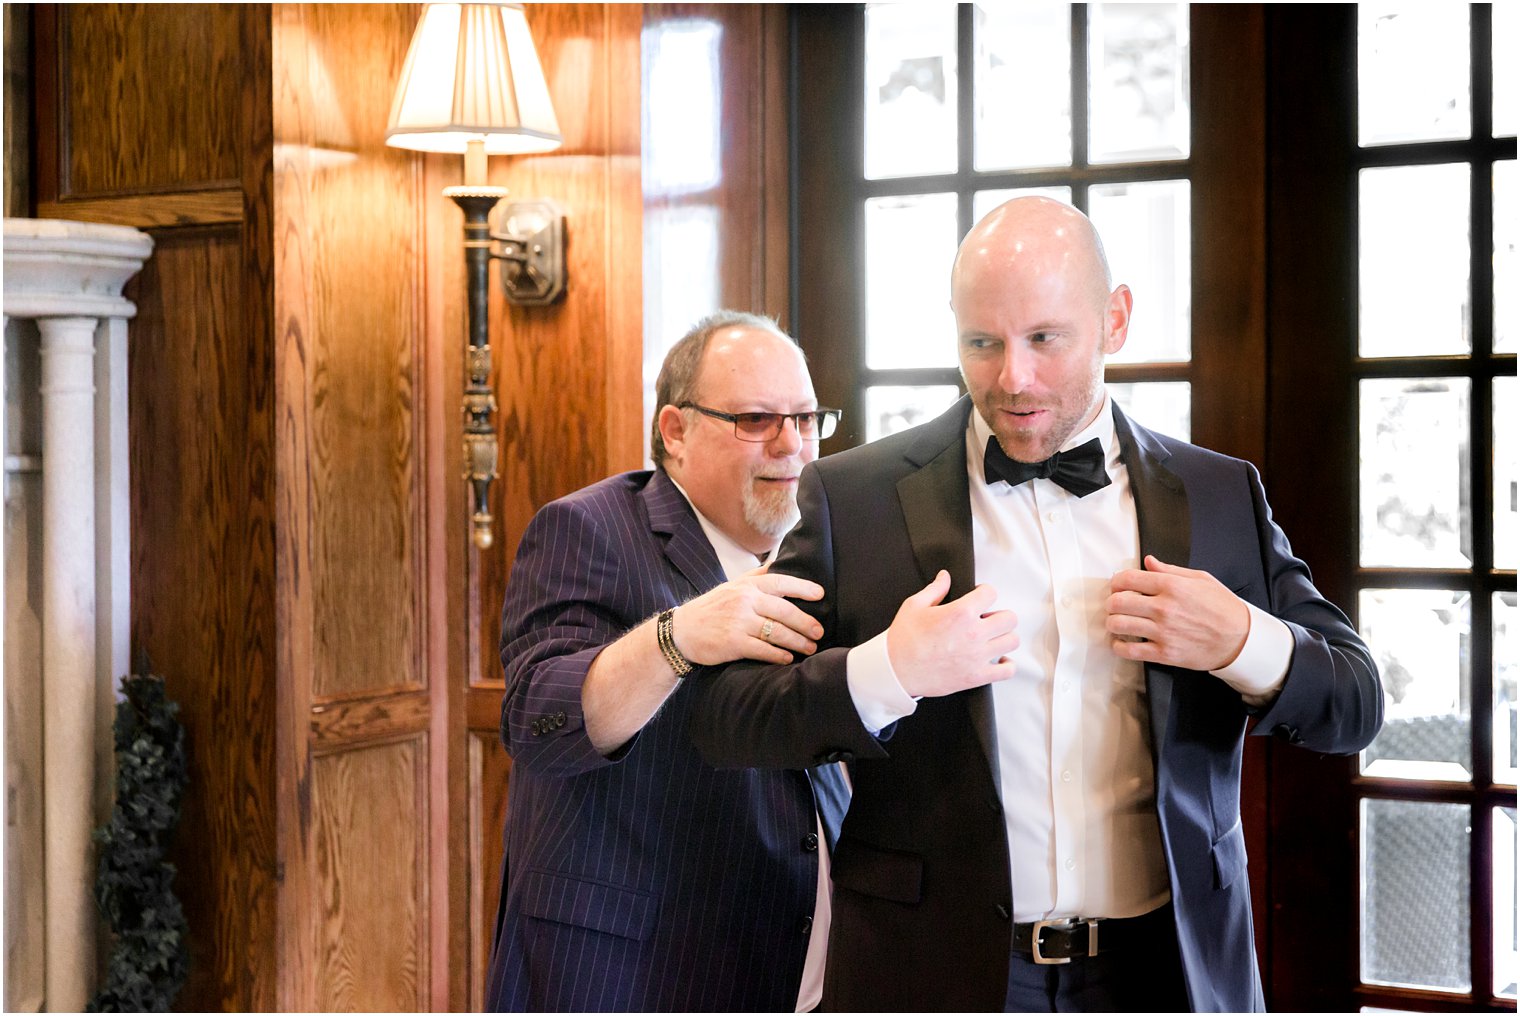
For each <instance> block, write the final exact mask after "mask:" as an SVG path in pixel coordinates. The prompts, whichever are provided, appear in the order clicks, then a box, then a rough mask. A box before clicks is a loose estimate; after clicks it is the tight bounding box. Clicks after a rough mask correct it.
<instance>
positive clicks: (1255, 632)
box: [1209, 603, 1293, 708]
mask: <svg viewBox="0 0 1520 1016" xmlns="http://www.w3.org/2000/svg"><path fill="white" fill-rule="evenodd" d="M1246 610H1248V611H1249V612H1250V614H1251V630H1250V631H1249V632H1247V633H1246V644H1245V645H1244V646H1242V647H1241V649H1240V655H1239V656H1237V657H1235V659H1233V660H1231V661H1230V662H1229V663H1228V664H1226V665H1225V666H1223V667H1220V668H1219V669H1218V670H1211V671H1209V673H1211V674H1213V675H1214V676H1215V677H1217V678H1219V679H1220V680H1221V681H1223V682H1224V683H1225V684H1227V685H1229V686H1230V687H1231V688H1234V689H1235V690H1236V691H1238V692H1239V693H1240V697H1241V698H1242V699H1244V700H1245V703H1246V705H1248V706H1251V707H1252V708H1259V707H1261V706H1264V705H1266V704H1267V703H1268V702H1271V701H1272V699H1273V698H1275V697H1276V695H1277V693H1278V692H1279V691H1280V690H1282V686H1283V682H1284V681H1285V680H1287V677H1288V665H1289V664H1290V663H1292V662H1293V633H1292V632H1291V631H1289V630H1288V626H1287V625H1285V624H1283V623H1282V622H1281V621H1279V620H1278V619H1277V618H1275V617H1273V616H1272V615H1271V614H1268V613H1267V612H1266V611H1265V610H1262V609H1261V608H1259V607H1256V606H1254V605H1252V604H1249V603H1247V604H1246Z"/></svg>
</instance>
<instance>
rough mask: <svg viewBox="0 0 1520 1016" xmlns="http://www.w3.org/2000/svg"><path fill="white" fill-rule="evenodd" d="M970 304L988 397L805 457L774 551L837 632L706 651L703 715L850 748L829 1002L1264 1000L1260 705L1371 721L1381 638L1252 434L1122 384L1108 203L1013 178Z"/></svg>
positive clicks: (963, 352) (717, 731)
mask: <svg viewBox="0 0 1520 1016" xmlns="http://www.w3.org/2000/svg"><path fill="white" fill-rule="evenodd" d="M951 306H952V309H953V311H954V313H955V320H956V326H957V330H958V333H959V356H960V365H961V371H962V375H963V377H964V379H965V382H966V388H967V390H968V396H967V398H965V399H962V400H961V401H960V402H959V403H958V404H957V405H956V406H954V407H953V408H952V409H950V410H949V411H948V412H946V413H945V414H944V415H942V416H941V417H939V418H938V419H936V420H933V421H931V422H929V423H926V424H924V425H922V426H920V427H917V428H915V429H913V430H909V431H907V432H905V433H902V434H898V435H896V436H894V437H891V438H887V439H885V440H882V441H878V442H875V443H874V444H871V445H867V446H865V447H862V448H858V449H854V450H852V451H848V452H844V453H841V454H839V455H834V456H831V457H829V458H827V459H823V460H820V461H818V462H817V463H814V464H813V465H812V466H809V467H808V468H807V469H805V470H804V471H803V474H802V483H801V488H800V491H799V495H798V504H799V508H800V510H801V513H802V520H801V522H800V523H799V524H798V526H797V528H796V529H794V530H793V531H792V532H791V534H790V535H789V536H788V537H787V539H786V541H785V542H784V543H783V545H782V548H781V551H780V553H779V555H778V558H777V560H776V562H775V564H774V565H773V566H772V569H771V572H772V574H778V575H779V574H786V575H791V576H794V577H797V578H802V579H806V580H808V581H811V582H814V583H817V584H818V585H819V586H821V587H822V589H823V596H822V597H821V598H820V599H818V600H816V601H810V602H806V603H802V604H801V606H802V607H803V609H804V610H806V611H807V612H808V613H809V614H811V615H812V616H813V617H815V618H816V619H817V620H818V621H819V622H820V624H821V626H822V628H823V630H824V635H823V636H822V638H821V639H820V640H819V641H818V650H817V652H815V653H813V654H812V655H810V656H808V657H807V658H805V659H799V660H798V661H796V662H794V663H792V664H788V665H781V666H768V665H760V664H738V665H732V666H730V667H728V668H727V669H725V670H724V671H723V672H722V673H721V674H720V675H718V676H716V677H715V678H713V679H711V680H709V681H707V682H705V683H704V684H703V685H702V686H701V688H700V689H699V695H698V698H697V700H696V702H695V704H694V708H693V713H692V721H691V724H692V725H691V730H692V736H693V740H694V741H695V742H696V744H697V746H698V748H699V749H700V750H701V751H702V752H703V754H704V756H705V757H706V758H707V759H708V760H709V761H710V762H712V763H714V764H715V765H727V766H750V765H764V766H778V767H800V766H806V765H811V764H814V763H816V762H819V761H823V760H832V759H841V760H846V761H848V763H849V771H850V776H851V780H852V784H853V789H854V796H853V799H852V803H851V806H850V810H849V813H848V815H847V816H846V819H845V823H844V827H843V831H842V833H841V837H840V840H839V843H838V847H837V849H836V851H835V853H834V855H833V878H834V906H833V930H832V934H831V938H830V942H829V958H828V969H827V979H826V983H825V987H824V996H823V1006H824V1008H826V1009H833V1010H857V1011H862V1010H882V1009H885V1010H904V1009H906V1010H912V1009H950V1010H979V1011H986V1010H998V1009H1008V1010H1014V1011H1112V1010H1130V1011H1140V1010H1189V1009H1191V1010H1195V1011H1207V1010H1223V1011H1249V1010H1258V1009H1261V1008H1262V1003H1263V1000H1262V993H1261V984H1260V978H1259V975H1258V972H1257V965H1256V958H1255V954H1254V950H1253V936H1252V928H1251V901H1250V895H1249V888H1248V880H1247V878H1246V855H1245V841H1244V838H1243V835H1242V831H1241V824H1240V810H1239V792H1240V763H1241V748H1242V744H1243V740H1244V736H1245V733H1246V727H1247V725H1248V722H1249V721H1250V719H1251V717H1252V716H1253V715H1254V716H1256V717H1258V723H1257V725H1256V726H1255V727H1254V731H1255V732H1257V733H1262V734H1268V733H1270V734H1275V735H1277V736H1279V737H1282V738H1283V739H1285V740H1287V741H1289V742H1291V743H1294V744H1300V745H1303V746H1305V747H1307V748H1309V749H1311V750H1314V751H1317V752H1336V753H1343V752H1353V751H1356V750H1358V749H1360V748H1362V747H1364V746H1365V745H1366V744H1367V743H1368V742H1370V741H1371V740H1372V738H1373V737H1374V736H1375V734H1376V733H1377V731H1378V729H1379V727H1380V726H1381V723H1382V714H1381V704H1382V700H1383V699H1382V692H1381V688H1380V686H1379V682H1378V676H1377V672H1376V669H1375V667H1374V665H1373V662H1372V659H1371V656H1370V655H1369V653H1368V652H1367V648H1366V646H1365V645H1363V643H1362V642H1361V640H1360V639H1359V638H1358V637H1357V635H1356V633H1355V632H1354V631H1353V630H1352V628H1351V626H1350V624H1349V623H1348V622H1347V619H1346V617H1345V615H1344V614H1342V613H1341V612H1340V611H1339V610H1337V609H1336V608H1335V607H1334V606H1333V605H1332V604H1330V603H1329V602H1327V601H1326V600H1325V599H1324V598H1323V597H1322V596H1320V594H1319V593H1318V592H1317V591H1316V590H1315V588H1314V586H1313V584H1312V583H1311V581H1310V578H1309V572H1308V569H1307V568H1306V567H1305V566H1304V564H1303V562H1301V561H1299V560H1298V559H1297V558H1295V557H1294V556H1293V554H1292V551H1291V549H1290V548H1289V545H1288V541H1287V538H1286V537H1285V536H1284V535H1283V533H1282V531H1281V530H1280V529H1279V528H1278V527H1277V526H1276V525H1275V524H1274V523H1273V522H1272V517H1271V511H1270V510H1269V508H1268V507H1267V503H1266V499H1265V495H1264V493H1263V491H1262V485H1261V481H1260V478H1259V477H1258V475H1257V473H1256V470H1255V469H1254V468H1253V467H1252V466H1251V465H1250V464H1249V463H1246V462H1242V461H1239V460H1236V459H1231V458H1227V457H1225V456H1223V455H1219V454H1216V453H1213V452H1209V451H1205V450H1203V449H1201V448H1197V447H1195V446H1193V445H1190V444H1187V443H1184V442H1181V441H1177V440H1174V439H1172V438H1168V437H1165V436H1163V435H1160V434H1157V433H1154V432H1152V431H1150V430H1147V429H1146V428H1144V427H1142V426H1141V425H1139V424H1138V423H1135V422H1133V421H1131V420H1129V419H1128V418H1127V417H1126V416H1125V415H1124V414H1123V413H1122V412H1121V411H1120V410H1119V408H1118V407H1117V406H1116V405H1114V403H1113V402H1112V400H1111V399H1110V398H1109V396H1108V395H1107V393H1106V391H1105V389H1104V386H1103V364H1104V359H1105V357H1107V356H1109V355H1112V354H1113V353H1115V352H1117V351H1118V350H1119V349H1120V348H1121V347H1122V346H1123V345H1124V341H1125V337H1126V335H1127V333H1128V329H1129V322H1130V312H1131V309H1132V306H1133V297H1132V295H1131V293H1130V291H1129V288H1128V287H1127V286H1124V285H1119V286H1114V285H1113V284H1112V282H1111V280H1110V278H1109V273H1108V267H1107V264H1106V262H1105V260H1104V256H1103V251H1102V245H1101V242H1100V240H1099V238H1098V235H1097V233H1096V231H1095V230H1094V229H1093V227H1092V224H1091V223H1090V222H1089V221H1088V220H1087V219H1086V217H1085V216H1083V215H1082V214H1081V213H1080V212H1078V211H1076V210H1075V209H1073V208H1071V207H1070V206H1068V205H1063V204H1060V203H1058V202H1054V201H1049V200H1046V199H1041V198H1025V199H1019V200H1015V201H1012V202H1009V203H1008V204H1005V205H1003V206H1001V207H1000V208H998V209H996V210H995V211H994V212H992V213H991V214H990V215H988V216H987V217H986V218H985V219H983V220H982V221H981V222H980V223H979V224H978V225H977V226H976V228H975V229H973V230H972V231H971V233H970V234H969V235H968V236H967V237H966V239H965V241H964V242H963V244H962V245H961V249H960V251H959V252H958V254H957V257H956V261H955V265H954V268H953V272H952V280H951Z"/></svg>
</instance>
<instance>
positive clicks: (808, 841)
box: [802, 833, 818, 850]
mask: <svg viewBox="0 0 1520 1016" xmlns="http://www.w3.org/2000/svg"><path fill="white" fill-rule="evenodd" d="M802 849H803V850H817V849H818V834H817V833H808V834H807V835H806V836H804V837H803V838H802Z"/></svg>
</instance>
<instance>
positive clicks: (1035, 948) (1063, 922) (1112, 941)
mask: <svg viewBox="0 0 1520 1016" xmlns="http://www.w3.org/2000/svg"><path fill="white" fill-rule="evenodd" d="M1170 910H1171V908H1170V906H1164V907H1160V908H1158V909H1156V910H1152V911H1151V912H1150V913H1148V914H1142V915H1140V916H1139V917H1087V918H1083V917H1067V918H1061V919H1058V920H1054V921H1032V922H1030V923H1028V924H1015V925H1014V926H1013V953H1014V955H1015V956H1019V957H1021V958H1022V957H1028V958H1030V959H1033V960H1034V962H1036V963H1070V962H1071V961H1072V959H1073V958H1074V957H1077V956H1096V955H1098V954H1099V953H1102V952H1111V951H1112V950H1114V949H1127V948H1129V947H1131V946H1133V945H1135V944H1137V943H1140V942H1142V941H1145V940H1146V939H1147V938H1148V937H1149V936H1151V935H1153V934H1155V929H1156V925H1157V922H1158V920H1164V919H1165V916H1166V915H1167V914H1168V913H1169V912H1170Z"/></svg>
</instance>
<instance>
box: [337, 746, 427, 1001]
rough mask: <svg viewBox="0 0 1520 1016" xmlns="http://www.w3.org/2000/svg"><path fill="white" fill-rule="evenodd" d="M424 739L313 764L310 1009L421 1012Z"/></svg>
mask: <svg viewBox="0 0 1520 1016" xmlns="http://www.w3.org/2000/svg"><path fill="white" fill-rule="evenodd" d="M426 767H427V739H426V737H416V738H413V739H409V740H404V741H397V742H395V743H393V744H386V745H379V746H375V747H370V748H363V749H359V750H351V751H341V752H336V753H333V754H322V755H318V756H316V758H315V759H314V761H313V763H312V771H311V823H312V840H313V857H314V861H315V869H316V870H315V872H314V878H313V888H314V889H315V890H316V896H315V897H314V898H313V899H312V900H311V901H310V905H312V906H313V907H314V909H315V910H316V912H317V914H316V919H317V929H318V930H317V934H316V953H315V955H314V957H313V977H314V981H315V990H314V992H313V1001H314V1003H315V1007H316V1008H318V1009H320V1010H324V1011H328V1012H336V1011H343V1012H353V1011H358V1012H393V1011H413V1010H425V1009H428V1008H429V1005H428V992H427V985H428V970H427V964H428V950H427V949H426V947H425V943H426V941H427V934H428V908H427V895H428V892H427V878H426V874H425V873H426V871H427V856H426V851H427V837H426V836H425V835H424V830H425V828H426V824H427V823H426V816H427V777H426Z"/></svg>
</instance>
